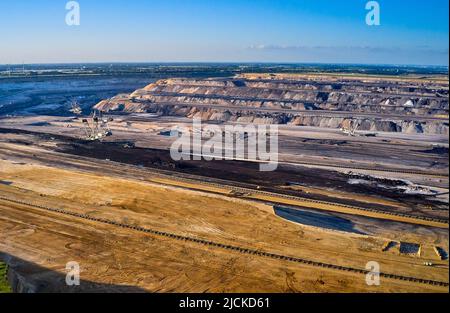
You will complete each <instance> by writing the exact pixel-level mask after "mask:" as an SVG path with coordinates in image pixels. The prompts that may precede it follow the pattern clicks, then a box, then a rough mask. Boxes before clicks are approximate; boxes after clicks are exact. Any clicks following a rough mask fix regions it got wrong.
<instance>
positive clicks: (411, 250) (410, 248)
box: [400, 242, 420, 254]
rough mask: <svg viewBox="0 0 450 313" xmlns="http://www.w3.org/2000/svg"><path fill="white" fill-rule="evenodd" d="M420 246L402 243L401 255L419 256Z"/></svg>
mask: <svg viewBox="0 0 450 313" xmlns="http://www.w3.org/2000/svg"><path fill="white" fill-rule="evenodd" d="M419 251H420V245H419V244H417V243H410V242H401V243H400V253H402V254H419Z"/></svg>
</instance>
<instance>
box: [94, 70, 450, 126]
mask: <svg viewBox="0 0 450 313" xmlns="http://www.w3.org/2000/svg"><path fill="white" fill-rule="evenodd" d="M96 109H99V110H103V111H109V112H111V111H114V112H123V113H154V114H158V115H161V116H183V117H189V118H201V119H202V120H205V121H223V122H242V123H258V124H293V125H298V126H316V127H326V128H342V127H344V126H345V125H346V124H347V123H349V122H350V121H352V120H353V121H355V120H356V121H357V122H358V124H360V126H359V130H363V131H386V132H405V133H413V134H414V133H426V134H448V133H449V123H448V84H447V85H446V84H444V83H434V82H429V81H424V82H417V81H407V80H406V81H402V80H399V81H397V80H382V79H380V80H364V79H348V78H347V79H342V80H332V79H329V80H326V79H325V78H320V79H317V78H308V77H297V78H296V79H286V78H282V77H277V76H276V75H275V76H269V77H257V78H249V77H246V76H244V77H235V78H233V79H231V78H230V79H203V80H194V79H169V80H160V81H158V82H156V83H154V84H150V85H148V86H147V87H145V88H143V89H139V90H136V91H135V92H133V93H132V94H130V95H119V96H117V97H114V98H112V99H109V100H105V101H102V102H100V103H99V104H97V106H96Z"/></svg>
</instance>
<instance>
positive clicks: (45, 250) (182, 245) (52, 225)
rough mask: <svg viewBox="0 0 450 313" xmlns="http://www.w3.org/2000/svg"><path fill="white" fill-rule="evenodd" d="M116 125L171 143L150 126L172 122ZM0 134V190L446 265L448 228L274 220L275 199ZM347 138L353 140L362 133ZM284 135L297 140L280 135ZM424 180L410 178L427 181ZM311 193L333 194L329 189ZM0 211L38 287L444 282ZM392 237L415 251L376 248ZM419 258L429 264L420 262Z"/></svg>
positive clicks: (204, 235)
mask: <svg viewBox="0 0 450 313" xmlns="http://www.w3.org/2000/svg"><path fill="white" fill-rule="evenodd" d="M55 119H56V121H55ZM32 120H33V118H26V119H17V120H15V119H11V120H8V121H6V122H5V121H4V120H3V121H2V124H1V126H2V127H3V126H5V125H6V126H7V127H19V128H24V129H29V130H34V131H37V130H41V131H42V129H43V128H42V126H23V125H24V124H29V123H30V122H31V121H32ZM43 120H45V121H47V122H49V123H50V124H51V125H50V126H45V131H46V132H48V133H54V134H55V135H57V134H61V133H62V132H64V133H65V134H70V135H72V136H74V137H76V136H79V131H80V129H79V128H77V126H76V124H72V123H71V122H70V123H69V122H64V121H62V120H61V119H58V118H52V117H48V118H45V119H40V121H41V122H42V121H43ZM35 121H36V120H35ZM14 122H16V123H17V125H14ZM116 123H117V124H114V125H113V127H116V130H117V132H116V135H115V136H114V138H112V140H129V139H130V137H131V138H134V139H136V138H138V139H139V140H138V143H139V144H140V145H142V146H145V145H149V146H151V147H161V148H163V147H167V144H168V143H169V142H168V141H167V138H165V137H163V136H159V135H158V134H157V133H159V131H161V130H164V129H166V128H168V127H169V126H170V125H173V121H172V122H168V123H167V124H164V123H163V124H157V123H144V122H138V123H137V124H132V126H131V127H129V126H127V123H126V122H120V121H116ZM177 123H179V122H177ZM20 125H22V126H20ZM68 125H70V126H71V127H68ZM178 125H179V124H178ZM120 127H123V129H122V130H121V131H119V128H120ZM142 129H145V130H146V131H148V132H142ZM113 131H114V129H113ZM289 131H292V130H288V131H287V132H289ZM132 133H134V135H132V136H131V135H130V134H132ZM286 134H288V133H286ZM328 135H330V134H328ZM0 136H1V137H0V197H4V198H7V199H11V200H18V201H25V202H28V203H32V204H38V205H44V206H48V207H51V208H63V209H65V210H67V211H70V212H78V213H83V214H89V215H90V216H94V217H99V218H106V219H109V220H114V221H117V222H121V223H126V224H130V225H138V226H141V227H146V228H151V229H155V230H158V231H164V232H170V233H174V234H177V235H183V236H189V237H195V238H200V239H205V240H210V241H214V242H219V243H223V244H228V245H235V246H239V247H245V248H249V249H259V250H261V251H265V252H269V253H277V254H282V255H287V256H292V257H297V258H304V259H307V260H312V261H317V262H325V263H331V264H335V265H341V266H348V267H352V268H357V269H365V266H366V264H367V262H369V261H376V262H378V263H379V264H380V265H381V271H382V272H385V273H391V274H397V275H404V276H410V277H416V278H422V279H429V280H436V281H442V282H448V275H449V272H448V260H440V258H439V257H438V256H437V254H436V253H435V252H434V247H436V246H439V247H441V248H443V249H444V250H445V251H446V252H447V253H448V251H449V243H448V229H443V228H435V227H430V226H420V225H414V224H411V223H399V222H395V221H386V220H380V219H374V218H371V217H367V216H356V215H350V216H348V215H346V214H343V213H351V212H341V213H339V214H337V216H345V217H346V218H348V219H349V220H350V221H352V222H353V223H354V224H355V228H357V229H358V230H361V231H362V232H364V233H365V235H361V234H355V233H346V232H341V231H332V230H325V229H323V228H320V227H312V226H307V225H302V224H298V223H293V222H291V221H288V220H285V219H283V218H281V217H278V216H277V215H276V214H275V212H274V209H273V207H272V206H269V205H267V204H264V203H262V202H261V201H255V200H258V199H237V198H235V197H233V196H232V195H228V194H226V193H223V194H220V192H217V190H216V191H214V190H208V189H204V190H203V191H199V190H192V188H190V189H188V188H186V187H192V186H184V185H183V184H180V183H176V181H171V182H167V181H162V180H157V179H155V177H153V176H152V175H150V174H146V172H144V171H143V172H142V174H139V175H140V176H137V175H138V174H134V172H133V173H131V171H129V168H128V167H127V166H125V165H120V164H114V166H112V165H111V166H110V167H102V165H101V164H102V163H100V162H99V161H98V160H87V161H83V162H81V161H80V160H79V159H78V158H75V157H73V158H71V156H70V155H67V156H65V157H64V158H63V157H61V156H59V155H57V153H54V152H53V150H54V148H55V147H56V145H57V141H54V140H41V141H40V142H39V143H37V142H36V143H33V140H34V139H33V138H34V137H32V136H28V135H12V134H8V135H5V134H1V135H0ZM333 136H334V135H333ZM335 136H340V135H339V134H336V135H335ZM292 138H293V137H292ZM333 138H334V137H333ZM346 138H347V137H346ZM428 139H429V140H428V141H424V142H420V140H418V139H417V140H416V139H414V138H401V139H397V140H399V142H400V143H403V144H404V145H405V146H406V149H416V148H420V149H422V148H423V149H428V148H429V147H431V146H432V144H433V143H436V142H440V140H441V139H439V138H428ZM349 140H350V141H355V142H356V143H357V144H360V143H358V140H360V139H358V138H352V139H349ZM290 141H293V139H290V140H288V141H287V142H290ZM30 142H31V143H30ZM317 144H318V147H319V148H318V150H317V151H319V154H320V151H326V148H327V147H328V143H317ZM373 144H375V146H374V147H375V148H371V149H372V150H371V149H370V148H368V150H367V151H368V152H367V153H368V154H369V155H370V154H371V153H376V144H377V142H375V143H373ZM366 146H367V147H368V145H366ZM321 149H322V150H321ZM387 149H388V150H389V149H394V147H393V146H391V147H389V146H388V147H387ZM371 151H372V152H371ZM339 153H348V152H345V151H341V152H339ZM288 154H289V153H286V154H285V155H286V156H287V155H288ZM424 156H425V155H422V154H419V156H411V157H409V158H408V160H409V162H411V163H414V162H419V163H420V162H423V158H424ZM315 157H316V158H317V157H318V156H317V155H316V156H315ZM319 157H321V156H319ZM366 157H367V158H368V157H369V156H365V158H366ZM431 158H434V159H432V160H428V161H429V162H433V161H436V160H437V161H441V160H440V158H439V157H438V156H434V157H431ZM289 160H290V161H292V160H293V159H289ZM309 160H310V159H309ZM325 160H327V159H325ZM386 160H388V161H387V163H388V164H387V165H386V166H388V167H392V168H402V167H405V168H414V167H415V166H414V165H412V167H411V166H409V167H407V166H405V165H399V164H397V161H395V160H394V161H389V158H387V159H386ZM328 161H330V160H329V159H328ZM333 161H335V160H334V159H333ZM363 161H364V160H359V161H358V160H357V161H355V162H359V163H361V164H362V163H364V162H363ZM441 162H443V161H441ZM419 163H417V164H419ZM444 165H445V162H444ZM110 168H114V170H110ZM417 168H420V166H419V165H417ZM447 168H448V161H447ZM419 176H420V175H411V177H409V178H410V179H411V180H415V181H421V182H423V181H424V179H423V178H421V177H419ZM435 179H439V178H435ZM440 179H441V180H442V181H441V182H435V185H439V184H441V185H444V187H445V184H448V177H447V178H440ZM431 185H433V184H429V186H431ZM439 188H443V187H442V186H440V187H439ZM447 188H448V187H447ZM444 189H445V188H444ZM308 191H309V192H311V193H330V194H333V190H332V189H329V190H317V189H315V188H310V189H309V190H308ZM218 193H219V194H218ZM334 196H335V197H337V198H339V197H344V198H352V197H359V198H360V199H359V201H361V202H364V201H366V202H371V203H377V201H380V204H386V203H383V201H384V202H386V201H388V200H386V199H381V198H377V197H374V196H372V195H366V196H361V195H358V196H352V194H349V193H345V192H342V191H337V192H336V195H334ZM259 200H261V199H259ZM293 205H295V204H293ZM297 205H298V204H297ZM305 205H306V204H305ZM316 209H319V210H320V209H321V208H320V207H319V208H316ZM322 209H325V208H322ZM0 213H1V214H0V257H2V258H3V259H6V261H7V262H8V263H10V264H11V265H12V268H13V269H15V270H16V271H17V273H18V274H19V275H22V276H24V277H26V281H27V282H28V283H29V284H30V288H31V289H32V290H34V291H64V292H77V291H117V290H122V289H121V288H126V287H127V288H131V289H126V290H127V291H151V292H183V291H186V292H222V291H224V292H448V288H447V287H438V286H431V285H427V284H420V283H411V282H405V281H399V280H393V279H382V283H381V285H380V286H378V287H373V286H368V285H367V284H366V282H365V275H363V274H354V273H351V272H344V271H339V270H329V269H322V268H317V267H314V266H308V265H303V264H296V263H292V262H289V261H282V260H274V259H269V258H265V257H261V256H253V255H245V254H241V253H238V252H236V251H228V250H223V249H220V248H216V247H206V246H204V245H201V244H196V243H192V242H190V243H189V242H183V241H179V240H175V239H171V238H162V237H158V236H154V235H149V234H143V233H140V232H136V231H133V230H127V229H121V228H118V227H116V226H113V225H106V224H101V223H96V222H93V221H87V220H83V219H79V218H76V217H71V216H67V215H63V214H58V213H54V212H53V213H52V212H48V211H44V210H42V209H39V208H36V207H33V206H28V205H20V204H17V203H14V202H10V201H6V200H0ZM391 241H404V242H410V243H416V244H419V245H421V253H420V255H406V254H402V253H400V251H399V250H398V248H397V249H389V250H388V251H383V250H384V248H385V247H386V245H387V244H388V243H389V242H391ZM69 261H77V262H79V263H80V265H81V267H82V280H83V283H82V285H81V287H80V288H78V289H76V288H75V289H70V288H68V287H67V286H65V284H64V274H65V270H64V269H65V265H66V263H67V262H69ZM426 262H427V263H432V264H433V266H431V267H430V266H426V265H425V263H426ZM33 288H34V289H33Z"/></svg>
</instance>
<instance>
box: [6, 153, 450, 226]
mask: <svg viewBox="0 0 450 313" xmlns="http://www.w3.org/2000/svg"><path fill="white" fill-rule="evenodd" d="M9 150H15V149H9ZM51 156H52V157H53V158H55V157H56V158H60V159H63V160H62V162H63V163H67V162H69V164H73V161H74V160H73V159H70V160H66V158H65V154H60V153H56V154H52V155H51ZM36 158H37V157H35V159H36ZM76 159H77V162H82V163H88V164H87V165H88V166H89V167H92V160H93V159H92V158H89V157H83V156H76ZM95 160H96V166H99V165H101V167H102V169H103V170H104V169H106V168H108V169H109V170H110V171H111V172H124V171H125V172H127V173H128V174H131V173H134V175H137V176H138V177H139V176H140V177H144V178H145V176H147V175H151V176H153V177H159V178H162V179H168V180H172V181H179V182H184V183H189V184H192V185H201V186H206V187H214V188H219V189H222V190H223V189H229V190H230V191H234V192H240V193H243V194H250V195H252V194H253V195H262V196H268V197H273V198H282V199H286V200H291V201H301V202H304V203H312V204H320V205H331V206H339V207H341V208H345V209H351V210H355V211H359V212H361V213H364V212H370V213H377V214H383V215H386V216H394V217H401V218H408V219H415V220H421V221H426V222H434V223H441V224H445V225H449V221H448V220H445V219H439V218H432V217H426V216H417V215H411V214H406V213H399V212H391V211H386V210H378V209H373V208H364V207H359V206H354V205H348V204H343V203H334V202H327V201H323V200H315V199H310V198H305V197H300V196H294V195H288V194H283V193H276V192H270V191H265V190H260V189H259V187H258V186H256V185H252V184H248V183H235V185H233V182H232V181H228V180H223V179H216V178H209V177H203V176H198V175H193V174H186V173H179V172H174V171H171V170H164V169H155V168H142V167H139V166H136V165H132V164H127V163H121V162H115V161H106V160H101V159H95ZM114 165H117V166H114ZM72 166H74V165H72ZM119 166H120V167H121V168H122V169H123V170H118V169H119ZM236 184H239V185H236ZM173 186H175V187H176V185H173ZM244 186H245V187H244ZM179 187H180V188H183V187H182V186H179ZM190 189H191V190H199V191H204V192H207V191H205V190H202V189H201V188H198V189H195V188H190ZM224 195H225V194H224ZM241 198H242V197H241ZM244 198H245V197H244ZM248 198H249V199H252V198H251V197H248ZM266 202H271V201H266ZM271 203H274V204H280V205H283V203H277V202H276V201H272V202H271ZM362 215H364V214H362Z"/></svg>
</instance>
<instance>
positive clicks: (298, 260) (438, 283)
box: [0, 196, 449, 287]
mask: <svg viewBox="0 0 450 313" xmlns="http://www.w3.org/2000/svg"><path fill="white" fill-rule="evenodd" d="M0 200H3V201H6V202H10V203H15V204H19V205H24V206H28V207H32V208H37V209H40V210H45V211H49V212H53V213H57V214H63V215H66V216H72V217H76V218H80V219H84V220H88V221H91V222H96V223H102V224H107V225H112V226H117V227H120V228H124V229H129V230H133V231H137V232H141V233H146V234H151V235H154V236H158V237H165V238H170V239H173V240H178V241H184V242H191V243H196V244H200V245H204V246H209V247H214V248H219V249H223V250H228V251H233V252H236V253H240V254H245V255H254V256H260V257H266V258H271V259H275V260H281V261H287V262H293V263H297V264H303V265H307V266H313V267H319V268H323V269H331V270H339V271H344V272H350V273H355V274H363V275H367V274H370V273H371V271H369V270H365V269H358V268H354V267H347V266H342V265H336V264H331V263H323V262H318V261H312V260H307V259H303V258H297V257H292V256H287V255H282V254H275V253H270V252H265V251H262V250H255V249H250V248H244V247H239V246H234V245H228V244H223V243H219V242H214V241H209V240H205V239H199V238H195V237H189V236H182V235H178V234H174V233H169V232H164V231H159V230H154V229H151V228H146V227H141V226H135V225H130V224H126V223H120V222H116V221H113V220H109V219H105V218H99V217H93V216H90V215H88V214H82V213H76V212H71V211H67V210H64V209H58V208H50V207H47V206H43V205H38V204H33V203H28V202H25V201H19V200H14V199H9V198H6V197H2V196H0ZM380 277H382V278H387V279H392V280H399V281H407V282H412V283H418V284H426V285H432V286H440V287H448V286H449V283H448V282H443V281H436V280H430V279H422V278H416V277H411V276H403V275H397V274H389V273H380Z"/></svg>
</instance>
